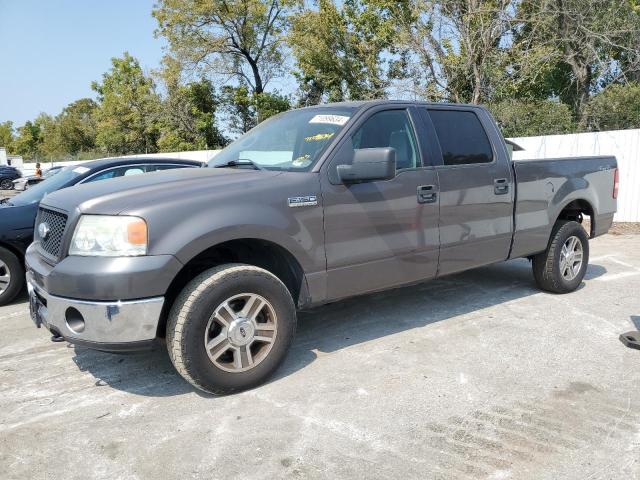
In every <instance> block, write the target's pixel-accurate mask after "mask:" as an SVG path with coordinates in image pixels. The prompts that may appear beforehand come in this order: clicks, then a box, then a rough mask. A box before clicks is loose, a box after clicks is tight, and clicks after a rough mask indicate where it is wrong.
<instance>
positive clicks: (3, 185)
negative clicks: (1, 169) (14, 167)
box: [0, 178, 13, 190]
mask: <svg viewBox="0 0 640 480" xmlns="http://www.w3.org/2000/svg"><path fill="white" fill-rule="evenodd" d="M0 190H13V182H12V181H11V180H9V179H8V178H3V179H2V180H0Z"/></svg>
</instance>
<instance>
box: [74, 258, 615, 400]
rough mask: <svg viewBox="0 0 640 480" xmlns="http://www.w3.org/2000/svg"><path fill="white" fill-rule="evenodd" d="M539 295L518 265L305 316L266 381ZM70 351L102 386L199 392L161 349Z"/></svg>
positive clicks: (600, 270)
mask: <svg viewBox="0 0 640 480" xmlns="http://www.w3.org/2000/svg"><path fill="white" fill-rule="evenodd" d="M605 273H606V269H605V268H604V267H602V266H599V265H590V266H589V270H588V271H587V275H586V276H585V278H586V279H587V280H591V279H594V278H597V277H599V276H601V275H603V274H605ZM583 286H584V284H583ZM580 288H582V286H581V287H580ZM539 293H540V290H539V289H538V288H537V286H536V285H535V283H534V280H533V275H532V273H531V267H530V264H529V262H528V261H527V260H513V261H510V262H507V263H502V264H496V265H491V266H488V267H483V268H479V269H476V270H471V271H468V272H464V273H460V274H457V275H452V276H448V277H444V278H442V279H438V280H432V281H429V282H424V283H420V284H417V285H413V286H408V287H403V288H397V289H394V290H390V291H385V292H380V293H375V294H370V295H365V296H361V297H356V298H351V299H347V300H344V301H341V302H336V303H333V304H330V305H325V306H322V307H318V308H316V309H313V310H309V311H305V312H300V313H299V315H298V332H297V336H296V339H295V341H294V343H293V345H292V348H291V352H290V353H289V355H288V356H287V359H286V360H285V363H284V365H283V366H282V367H281V368H280V369H279V370H278V371H277V372H276V374H275V375H274V376H273V378H271V379H270V380H269V383H271V382H274V381H277V380H279V379H282V378H284V377H286V376H288V375H290V374H292V373H294V372H296V371H298V370H301V369H303V368H304V367H306V366H307V365H309V364H310V363H312V362H313V361H314V360H315V359H316V358H317V356H318V354H330V353H332V352H336V351H339V350H341V349H344V348H347V347H350V346H352V345H356V344H359V343H363V342H367V341H370V340H374V339H376V338H381V337H385V336H388V335H393V334H395V333H398V332H402V331H406V330H410V329H414V328H421V327H425V326H427V325H430V324H435V323H437V322H441V321H444V320H448V319H451V318H454V317H457V316H460V315H464V314H467V313H471V312H474V311H478V310H482V309H484V308H487V307H491V306H494V305H497V304H500V303H505V302H509V301H513V300H517V299H521V298H524V297H528V296H531V295H534V294H539ZM73 348H74V349H75V357H74V361H75V363H76V365H77V366H78V368H79V369H81V370H83V371H87V372H90V373H91V374H92V375H93V376H94V377H96V379H97V381H96V385H97V386H100V385H109V386H111V387H113V388H116V389H118V390H123V391H127V392H130V393H135V394H137V395H144V396H154V397H163V396H172V395H181V394H184V393H187V392H193V391H196V390H195V389H194V388H193V387H192V386H190V385H189V384H188V383H187V382H186V381H184V380H183V379H182V378H181V377H180V376H179V375H178V374H177V373H176V371H175V370H174V368H173V365H172V364H171V361H170V360H169V356H168V355H167V353H166V350H165V349H164V348H162V347H159V348H156V349H155V350H152V351H150V352H145V353H140V354H134V355H113V354H109V353H102V352H97V351H94V350H89V349H86V348H83V347H78V346H75V347H73ZM196 393H200V392H197V391H196ZM202 395H204V394H202Z"/></svg>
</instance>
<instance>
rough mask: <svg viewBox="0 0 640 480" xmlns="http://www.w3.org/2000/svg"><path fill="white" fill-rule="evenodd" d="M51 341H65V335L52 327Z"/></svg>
mask: <svg viewBox="0 0 640 480" xmlns="http://www.w3.org/2000/svg"><path fill="white" fill-rule="evenodd" d="M51 341H52V342H56V343H60V342H64V341H65V340H64V337H63V336H62V335H60V333H59V332H58V331H56V330H53V329H51Z"/></svg>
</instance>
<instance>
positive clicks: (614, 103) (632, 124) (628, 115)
mask: <svg viewBox="0 0 640 480" xmlns="http://www.w3.org/2000/svg"><path fill="white" fill-rule="evenodd" d="M584 122H585V125H584V126H585V127H587V128H589V129H590V130H622V129H626V128H640V84H638V83H629V84H626V85H620V84H618V85H611V86H609V87H607V88H606V89H604V90H603V91H602V92H600V93H598V94H597V95H595V96H594V97H593V98H592V99H591V100H590V101H589V103H588V104H587V106H586V108H585V116H584Z"/></svg>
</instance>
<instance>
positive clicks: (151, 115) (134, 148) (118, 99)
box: [92, 52, 160, 154]
mask: <svg viewBox="0 0 640 480" xmlns="http://www.w3.org/2000/svg"><path fill="white" fill-rule="evenodd" d="M111 63H112V67H111V69H110V70H109V71H108V72H107V73H105V74H104V75H103V76H102V82H101V83H98V82H93V84H92V88H93V89H94V90H95V91H96V92H97V93H98V102H99V104H98V105H99V106H98V109H97V110H96V121H97V123H96V129H97V135H96V144H97V145H98V146H99V147H100V148H101V149H102V150H103V151H104V152H108V153H114V154H127V153H150V152H155V151H157V140H158V137H159V136H160V128H159V122H158V118H159V114H160V97H159V95H158V94H157V93H156V91H155V85H154V82H153V80H152V79H151V78H149V77H148V76H146V75H145V74H144V72H143V71H142V68H141V67H140V64H139V63H138V60H136V59H135V58H134V57H132V56H131V55H129V54H128V53H127V52H125V54H124V56H123V57H122V58H112V59H111Z"/></svg>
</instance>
